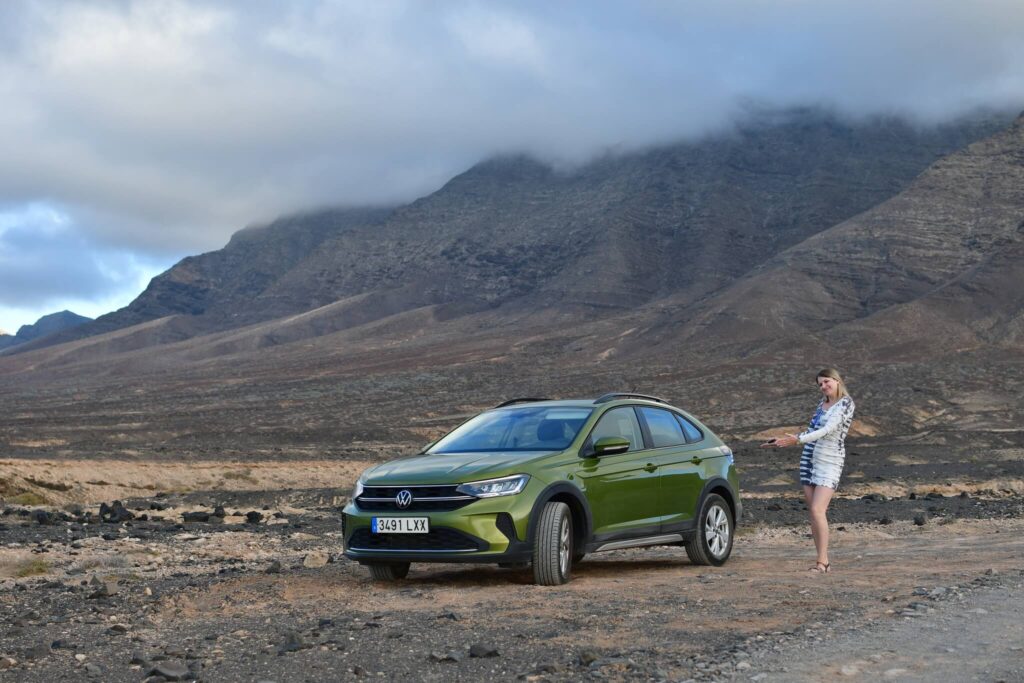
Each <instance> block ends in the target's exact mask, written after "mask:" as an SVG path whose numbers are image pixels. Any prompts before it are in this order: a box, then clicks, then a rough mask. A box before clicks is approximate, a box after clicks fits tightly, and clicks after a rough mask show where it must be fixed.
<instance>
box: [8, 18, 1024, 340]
mask: <svg viewBox="0 0 1024 683" xmlns="http://www.w3.org/2000/svg"><path fill="white" fill-rule="evenodd" d="M751 101H753V102H757V103H759V104H763V105H767V106H778V107H785V106H791V105H802V104H811V105H823V106H827V107H833V108H835V109H837V110H839V111H841V112H844V113H848V114H850V115H854V116H862V115H871V114H875V113H898V114H905V115H907V116H912V117H915V118H916V119H918V120H920V121H922V122H925V123H927V122H938V121H943V120H946V119H949V118H951V117H954V116H956V115H959V114H963V113H966V112H969V111H970V110H972V109H974V108H976V107H979V106H990V107H998V108H1007V107H1016V108H1020V107H1024V2H1022V1H1021V0H971V1H970V2H964V1H963V0H956V1H948V2H947V1H944V0H899V1H897V2H892V1H891V0H886V1H885V2H881V1H875V0H856V1H852V2H845V1H842V2H841V1H838V0H829V1H825V2H823V1H822V0H774V1H773V0H735V1H729V0H714V1H712V0H707V1H706V2H697V1H695V0H694V1H685V2H684V1H683V0H677V1H669V0H665V1H663V2H657V1H650V2H643V1H638V0H623V1H622V2H615V3H613V2H595V1H594V0H579V1H578V2H551V1H550V0H545V1H541V2H503V3H499V2H482V1H481V2H475V1H470V2H466V1H459V0H453V1H450V2H445V1H443V0H438V1H436V2H435V1H426V0H418V1H409V2H403V1H394V2H389V1H387V0H361V1H359V2H354V1H353V2H347V1H346V2H342V1H335V0H289V1H288V2H279V1H277V0H265V1H262V2H259V1H254V0H246V1H241V0H239V1H237V2H217V1H213V0H139V1H137V2H133V1H131V0H102V1H101V0H96V1H79V2H76V1H72V0H68V1H66V2H61V1H59V0H37V1H34V0H3V1H2V2H0V329H3V330H6V331H8V332H15V331H16V330H17V327H18V326H19V325H21V324H24V323H30V322H34V321H35V320H36V319H37V318H38V317H39V316H40V315H42V314H44V313H49V312H53V311H57V310H61V309H63V308H70V309H72V310H74V311H75V312H77V313H80V314H83V315H89V316H96V315H99V314H101V313H104V312H107V311H109V310H112V309H113V308H116V307H119V306H122V305H124V304H126V303H127V302H128V301H130V300H131V299H132V298H134V296H135V295H137V294H138V293H139V292H140V291H141V290H142V289H143V288H144V287H145V284H146V282H147V281H148V279H149V278H150V277H152V276H153V275H154V274H156V273H158V272H161V271H162V270H164V269H166V268H167V267H168V266H170V265H171V264H172V263H173V262H174V261H176V260H177V259H179V258H181V257H182V256H184V255H187V254H194V253H199V252H202V251H209V250H211V249H216V248H219V247H221V246H223V244H224V243H225V242H226V241H227V239H228V237H229V236H230V234H231V233H232V232H234V231H235V230H237V229H239V228H241V227H243V226H245V225H248V224H251V223H259V222H266V221H268V220H270V219H273V218H274V217H276V216H278V215H281V214H283V213H287V212H291V211H295V210H301V209H309V208H314V207H320V206H324V205H343V204H367V203H381V202H393V201H401V200H408V199H412V198H414V197H416V196H419V195H422V194H425V193H428V192H430V191H432V190H434V189H436V188H437V187H438V186H440V185H441V184H442V183H443V182H444V181H445V180H446V179H448V178H449V177H451V176H452V175H453V174H455V173H458V172H460V171H462V170H464V169H465V168H466V167H467V166H469V165H471V164H472V163H474V162H476V161H478V160H480V159H481V158H484V157H486V156H489V155H491V154H494V153H498V152H507V151H527V152H534V153H537V154H541V155H543V156H545V157H548V158H553V159H562V160H567V161H570V162H572V161H580V160H585V159H586V158H587V156H588V155H590V154H592V153H595V152H598V151H601V150H606V149H609V148H614V149H620V150H621V149H629V148H631V147H636V146H641V145H646V144H650V143H655V142H659V141H670V140H675V139H679V138H682V137H687V136H694V135H700V134H702V133H705V132H707V131H709V130H714V129H715V128H719V127H722V126H725V125H727V124H728V122H729V120H730V118H731V117H733V116H734V115H735V114H736V112H737V111H738V110H739V108H740V106H741V104H742V103H744V102H751Z"/></svg>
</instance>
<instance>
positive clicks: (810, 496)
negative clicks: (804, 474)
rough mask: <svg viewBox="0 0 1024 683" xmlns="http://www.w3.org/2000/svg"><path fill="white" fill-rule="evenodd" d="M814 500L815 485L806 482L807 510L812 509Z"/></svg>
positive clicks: (805, 498)
mask: <svg viewBox="0 0 1024 683" xmlns="http://www.w3.org/2000/svg"><path fill="white" fill-rule="evenodd" d="M812 500H814V487H813V486H811V485H810V484H804V501H805V502H806V503H807V510H808V511H810V509H811V501H812Z"/></svg>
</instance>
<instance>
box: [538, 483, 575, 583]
mask: <svg viewBox="0 0 1024 683" xmlns="http://www.w3.org/2000/svg"><path fill="white" fill-rule="evenodd" d="M572 556H573V550H572V514H571V513H570V512H569V506H568V505H566V504H565V503H547V504H545V505H544V510H542V511H541V513H540V520H538V522H537V530H536V531H535V532H534V538H533V581H534V583H536V584H537V585H538V586H560V585H562V584H563V583H566V582H567V581H568V580H569V574H570V572H571V571H572Z"/></svg>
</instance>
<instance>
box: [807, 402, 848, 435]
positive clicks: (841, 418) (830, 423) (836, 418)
mask: <svg viewBox="0 0 1024 683" xmlns="http://www.w3.org/2000/svg"><path fill="white" fill-rule="evenodd" d="M852 415H853V401H851V400H849V398H844V399H843V400H842V401H841V403H840V409H839V410H834V411H832V414H831V415H829V417H828V420H827V421H826V422H825V425H824V426H823V427H821V428H820V429H815V430H814V431H813V432H802V433H801V434H799V435H798V436H797V441H798V442H799V443H810V442H812V441H817V440H818V439H820V438H822V437H823V436H827V435H829V434H834V433H835V432H837V431H839V429H840V427H842V426H843V422H845V420H846V418H847V417H851V416H852Z"/></svg>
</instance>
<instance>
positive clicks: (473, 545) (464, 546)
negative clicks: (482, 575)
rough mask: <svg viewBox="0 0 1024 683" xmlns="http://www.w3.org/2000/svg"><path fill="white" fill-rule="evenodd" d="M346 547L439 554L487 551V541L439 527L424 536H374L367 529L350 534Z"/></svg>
mask: <svg viewBox="0 0 1024 683" xmlns="http://www.w3.org/2000/svg"><path fill="white" fill-rule="evenodd" d="M347 546H348V547H349V548H351V549H352V550H405V551H420V552H441V551H445V550H487V549H488V548H489V547H490V544H488V543H487V541H484V540H482V539H479V538H476V537H474V536H470V535H469V534H464V533H462V532H461V531H456V530H455V529H446V528H444V527H439V528H436V529H431V530H430V533H426V534H375V533H372V532H371V531H370V529H369V527H363V528H362V529H357V530H356V531H354V532H352V538H350V539H348V543H347Z"/></svg>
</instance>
